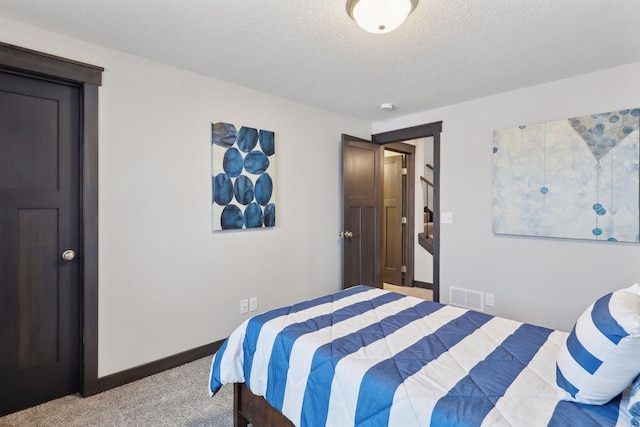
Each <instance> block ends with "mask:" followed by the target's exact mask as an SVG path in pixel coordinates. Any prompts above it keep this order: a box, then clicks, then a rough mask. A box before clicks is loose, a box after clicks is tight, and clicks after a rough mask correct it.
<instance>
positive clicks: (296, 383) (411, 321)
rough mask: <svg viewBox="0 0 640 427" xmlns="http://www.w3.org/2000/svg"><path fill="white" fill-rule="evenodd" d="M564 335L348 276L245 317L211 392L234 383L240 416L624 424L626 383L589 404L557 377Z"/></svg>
mask: <svg viewBox="0 0 640 427" xmlns="http://www.w3.org/2000/svg"><path fill="white" fill-rule="evenodd" d="M567 336H568V334H567V333H566V332H562V331H555V330H551V329H546V328H543V327H538V326H533V325H530V324H526V323H520V322H517V321H514V320H508V319H504V318H501V317H496V316H491V315H488V314H485V313H480V312H475V311H471V310H466V309H463V308H460V307H454V306H451V305H443V304H439V303H435V302H430V301H424V300H421V299H418V298H414V297H410V296H403V295H400V294H398V293H394V292H389V291H384V290H382V289H377V288H371V287H367V286H355V287H352V288H348V289H345V290H342V291H340V292H337V293H335V294H331V295H327V296H323V297H320V298H315V299H312V300H309V301H305V302H301V303H299V304H294V305H292V306H288V307H283V308H280V309H276V310H271V311H269V312H266V313H264V314H260V315H257V316H255V317H253V318H251V319H248V320H247V321H245V322H244V323H243V324H242V325H241V326H239V327H238V328H237V329H236V330H235V331H234V332H233V333H232V334H231V335H230V336H229V338H228V339H227V340H226V341H225V342H224V343H223V345H222V346H221V348H220V349H219V350H218V352H217V353H216V354H215V355H214V357H213V361H212V365H211V372H210V377H209V392H210V394H211V395H214V394H215V393H216V392H217V391H218V390H219V389H220V387H221V386H222V385H224V384H232V383H233V384H234V395H235V396H234V404H235V415H234V419H235V425H236V426H246V425H247V424H248V423H251V424H252V425H253V426H255V427H262V426H294V425H295V426H325V425H326V426H352V425H357V426H386V425H389V426H402V427H406V426H448V425H456V426H480V425H487V426H501V425H503V426H546V425H549V426H592V425H598V426H612V427H613V426H629V425H631V420H632V417H631V415H630V414H629V411H628V404H629V396H628V394H629V390H628V389H627V390H626V391H625V393H620V394H618V395H617V396H615V397H614V398H612V399H611V400H609V401H607V402H606V403H603V404H598V405H590V404H583V403H579V402H575V401H571V399H572V397H571V396H568V395H567V392H566V391H565V390H563V389H562V388H559V387H558V386H557V385H556V379H557V375H558V372H557V366H556V361H557V357H558V354H559V351H560V350H561V348H562V346H563V345H564V344H565V342H566V341H567ZM634 351H635V350H634ZM636 354H640V353H636ZM636 357H637V358H638V359H640V357H638V356H636ZM634 369H635V368H634ZM625 381H626V380H625ZM630 382H631V381H629V384H630Z"/></svg>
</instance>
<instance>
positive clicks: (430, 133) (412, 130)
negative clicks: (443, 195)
mask: <svg viewBox="0 0 640 427" xmlns="http://www.w3.org/2000/svg"><path fill="white" fill-rule="evenodd" d="M440 133H442V121H439V122H432V123H426V124H422V125H418V126H412V127H408V128H403V129H397V130H391V131H388V132H381V133H376V134H373V135H371V141H372V142H374V143H377V144H381V145H384V146H389V147H391V146H392V145H391V144H392V143H398V142H402V141H411V140H413V139H419V138H429V137H433V159H434V160H433V181H434V186H433V210H434V212H433V300H434V301H440ZM410 230H413V228H411V229H410ZM413 234H414V233H411V237H412V238H413ZM408 269H409V267H408V266H407V270H408Z"/></svg>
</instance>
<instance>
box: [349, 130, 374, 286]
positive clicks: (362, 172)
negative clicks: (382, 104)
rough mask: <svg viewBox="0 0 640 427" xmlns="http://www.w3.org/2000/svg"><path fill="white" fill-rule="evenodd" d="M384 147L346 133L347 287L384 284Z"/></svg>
mask: <svg viewBox="0 0 640 427" xmlns="http://www.w3.org/2000/svg"><path fill="white" fill-rule="evenodd" d="M382 189H383V186H382V147H381V146H380V145H378V144H373V143H371V142H369V141H366V140H363V139H360V138H355V137H353V136H349V135H342V192H343V197H344V200H343V233H344V238H343V287H344V288H347V287H351V286H355V285H369V286H375V287H378V288H381V287H382V271H381V265H382V251H381V247H382Z"/></svg>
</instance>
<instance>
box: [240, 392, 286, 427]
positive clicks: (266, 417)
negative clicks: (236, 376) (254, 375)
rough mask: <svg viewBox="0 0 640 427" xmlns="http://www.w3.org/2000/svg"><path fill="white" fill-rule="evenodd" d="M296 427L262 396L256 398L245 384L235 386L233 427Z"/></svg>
mask: <svg viewBox="0 0 640 427" xmlns="http://www.w3.org/2000/svg"><path fill="white" fill-rule="evenodd" d="M249 423H251V425H252V426H253V427H295V426H294V425H293V423H292V422H291V421H289V419H288V418H287V417H285V416H284V415H282V414H281V413H280V412H278V410H277V409H275V408H274V407H273V406H271V405H269V403H267V401H266V400H265V399H264V397H262V396H256V395H255V394H253V393H252V392H251V390H249V387H247V385H246V384H245V383H235V384H234V385H233V427H247V426H248V425H249Z"/></svg>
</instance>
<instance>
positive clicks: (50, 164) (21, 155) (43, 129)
mask: <svg viewBox="0 0 640 427" xmlns="http://www.w3.org/2000/svg"><path fill="white" fill-rule="evenodd" d="M12 80H15V78H13V79H12ZM57 114H58V102H57V101H56V100H53V99H46V98H37V97H32V96H28V95H24V94H18V93H12V92H7V91H0V129H2V130H3V132H6V133H7V135H11V139H12V140H11V141H7V142H5V143H3V144H0V188H1V189H30V190H35V189H40V190H57V189H58V135H57V126H55V124H54V123H52V121H51V120H50V119H51V118H52V117H54V116H56V115H57ZM42 123H47V124H48V125H47V126H42V125H41V124H42ZM36 170H37V173H34V172H35V171H36Z"/></svg>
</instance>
